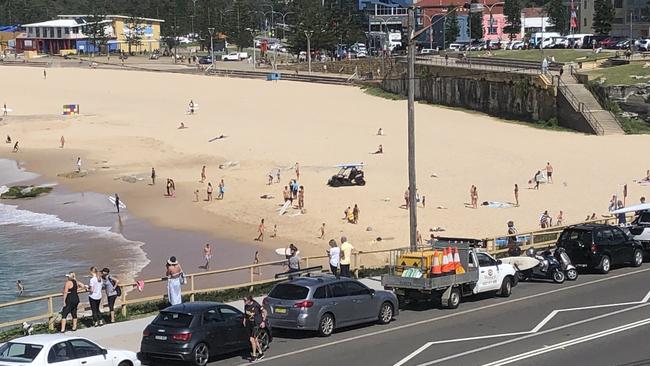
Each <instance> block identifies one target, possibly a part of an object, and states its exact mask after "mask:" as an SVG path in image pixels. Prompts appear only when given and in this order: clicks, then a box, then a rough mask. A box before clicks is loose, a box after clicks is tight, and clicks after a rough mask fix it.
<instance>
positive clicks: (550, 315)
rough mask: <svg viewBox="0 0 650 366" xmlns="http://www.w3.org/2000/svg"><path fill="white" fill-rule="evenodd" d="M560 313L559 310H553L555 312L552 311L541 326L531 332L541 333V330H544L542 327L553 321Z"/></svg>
mask: <svg viewBox="0 0 650 366" xmlns="http://www.w3.org/2000/svg"><path fill="white" fill-rule="evenodd" d="M559 312H560V311H559V310H553V311H551V312H550V313H549V314H548V315H547V316H546V318H544V319H543V320H542V321H541V322H539V324H537V326H535V328H533V329H532V330H531V331H530V332H531V333H537V331H539V330H540V329H542V327H543V326H545V325H546V323H548V322H550V321H551V319H553V318H554V317H555V315H557V313H559Z"/></svg>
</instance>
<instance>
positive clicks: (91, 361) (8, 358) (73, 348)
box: [0, 334, 141, 366]
mask: <svg viewBox="0 0 650 366" xmlns="http://www.w3.org/2000/svg"><path fill="white" fill-rule="evenodd" d="M0 365H2V366H24V365H33V366H46V365H56V366H80V365H82V366H141V364H140V361H139V360H138V358H137V356H136V354H135V352H130V351H117V350H107V349H105V348H102V347H100V346H98V345H97V344H95V343H93V342H92V341H90V340H88V339H86V338H81V337H70V336H65V335H62V334H42V335H32V336H28V337H22V338H17V339H14V340H12V341H9V342H7V343H5V344H3V345H2V346H0Z"/></svg>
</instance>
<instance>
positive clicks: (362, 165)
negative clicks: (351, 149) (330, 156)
mask: <svg viewBox="0 0 650 366" xmlns="http://www.w3.org/2000/svg"><path fill="white" fill-rule="evenodd" d="M365 165H366V164H364V163H350V164H336V165H334V166H335V167H337V168H345V167H346V166H359V167H364V166H365Z"/></svg>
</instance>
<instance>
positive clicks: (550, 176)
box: [546, 162, 553, 183]
mask: <svg viewBox="0 0 650 366" xmlns="http://www.w3.org/2000/svg"><path fill="white" fill-rule="evenodd" d="M546 181H547V182H548V183H553V166H552V165H551V163H550V162H546Z"/></svg>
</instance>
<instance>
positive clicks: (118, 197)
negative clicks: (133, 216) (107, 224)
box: [115, 193, 120, 214]
mask: <svg viewBox="0 0 650 366" xmlns="http://www.w3.org/2000/svg"><path fill="white" fill-rule="evenodd" d="M115 207H116V208H117V213H118V214H119V213H120V196H118V195H117V193H115Z"/></svg>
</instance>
